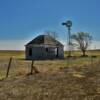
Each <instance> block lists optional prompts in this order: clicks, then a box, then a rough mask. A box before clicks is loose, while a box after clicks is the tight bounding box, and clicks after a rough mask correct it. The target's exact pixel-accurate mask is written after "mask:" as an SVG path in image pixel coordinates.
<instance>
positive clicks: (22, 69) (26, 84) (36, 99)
mask: <svg viewBox="0 0 100 100" xmlns="http://www.w3.org/2000/svg"><path fill="white" fill-rule="evenodd" d="M7 53H8V54H7ZM7 53H4V54H2V53H0V77H1V78H2V77H3V78H4V77H5V73H6V71H5V70H6V66H7V65H8V60H9V58H10V56H11V55H12V56H13V54H14V56H13V58H14V59H13V61H12V66H11V70H10V76H9V78H7V79H4V80H1V81H0V100H100V57H97V58H94V60H93V62H92V63H91V59H90V58H88V57H87V58H76V59H71V60H70V61H69V62H68V60H67V59H65V60H46V61H35V67H36V68H37V69H38V70H39V71H40V73H38V74H33V75H29V76H27V73H29V72H30V67H31V61H25V60H23V58H24V55H23V54H24V52H21V53H19V52H16V53H12V52H7ZM96 53H97V54H98V53H99V51H98V52H97V51H96V52H95V54H96ZM3 55H4V56H3Z"/></svg>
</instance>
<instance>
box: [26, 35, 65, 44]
mask: <svg viewBox="0 0 100 100" xmlns="http://www.w3.org/2000/svg"><path fill="white" fill-rule="evenodd" d="M43 44H44V45H55V46H63V44H62V43H60V42H59V41H57V40H55V39H54V38H53V37H51V36H49V35H39V36H38V37H36V38H35V39H33V40H32V41H30V42H29V43H27V44H26V46H28V45H43Z"/></svg>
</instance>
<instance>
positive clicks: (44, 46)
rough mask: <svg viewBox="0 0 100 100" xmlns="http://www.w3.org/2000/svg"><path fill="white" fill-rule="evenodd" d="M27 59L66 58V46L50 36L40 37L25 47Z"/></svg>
mask: <svg viewBox="0 0 100 100" xmlns="http://www.w3.org/2000/svg"><path fill="white" fill-rule="evenodd" d="M25 49H26V50H25V55H26V59H29V60H45V59H56V58H57V59H62V58H64V46H63V44H62V43H60V42H59V41H57V40H55V39H54V38H53V37H51V36H49V35H39V36H38V37H36V38H35V39H33V40H32V41H30V42H29V43H27V44H26V45H25Z"/></svg>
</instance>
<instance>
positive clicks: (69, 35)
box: [62, 20, 72, 57]
mask: <svg viewBox="0 0 100 100" xmlns="http://www.w3.org/2000/svg"><path fill="white" fill-rule="evenodd" d="M62 25H64V26H66V27H67V28H68V48H69V52H68V57H71V31H70V30H71V26H72V21H70V20H68V21H66V22H64V23H62Z"/></svg>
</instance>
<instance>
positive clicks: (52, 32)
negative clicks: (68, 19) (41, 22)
mask: <svg viewBox="0 0 100 100" xmlns="http://www.w3.org/2000/svg"><path fill="white" fill-rule="evenodd" d="M45 34H46V35H49V36H52V37H53V38H54V39H55V40H57V39H58V33H57V32H55V31H45Z"/></svg>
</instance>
